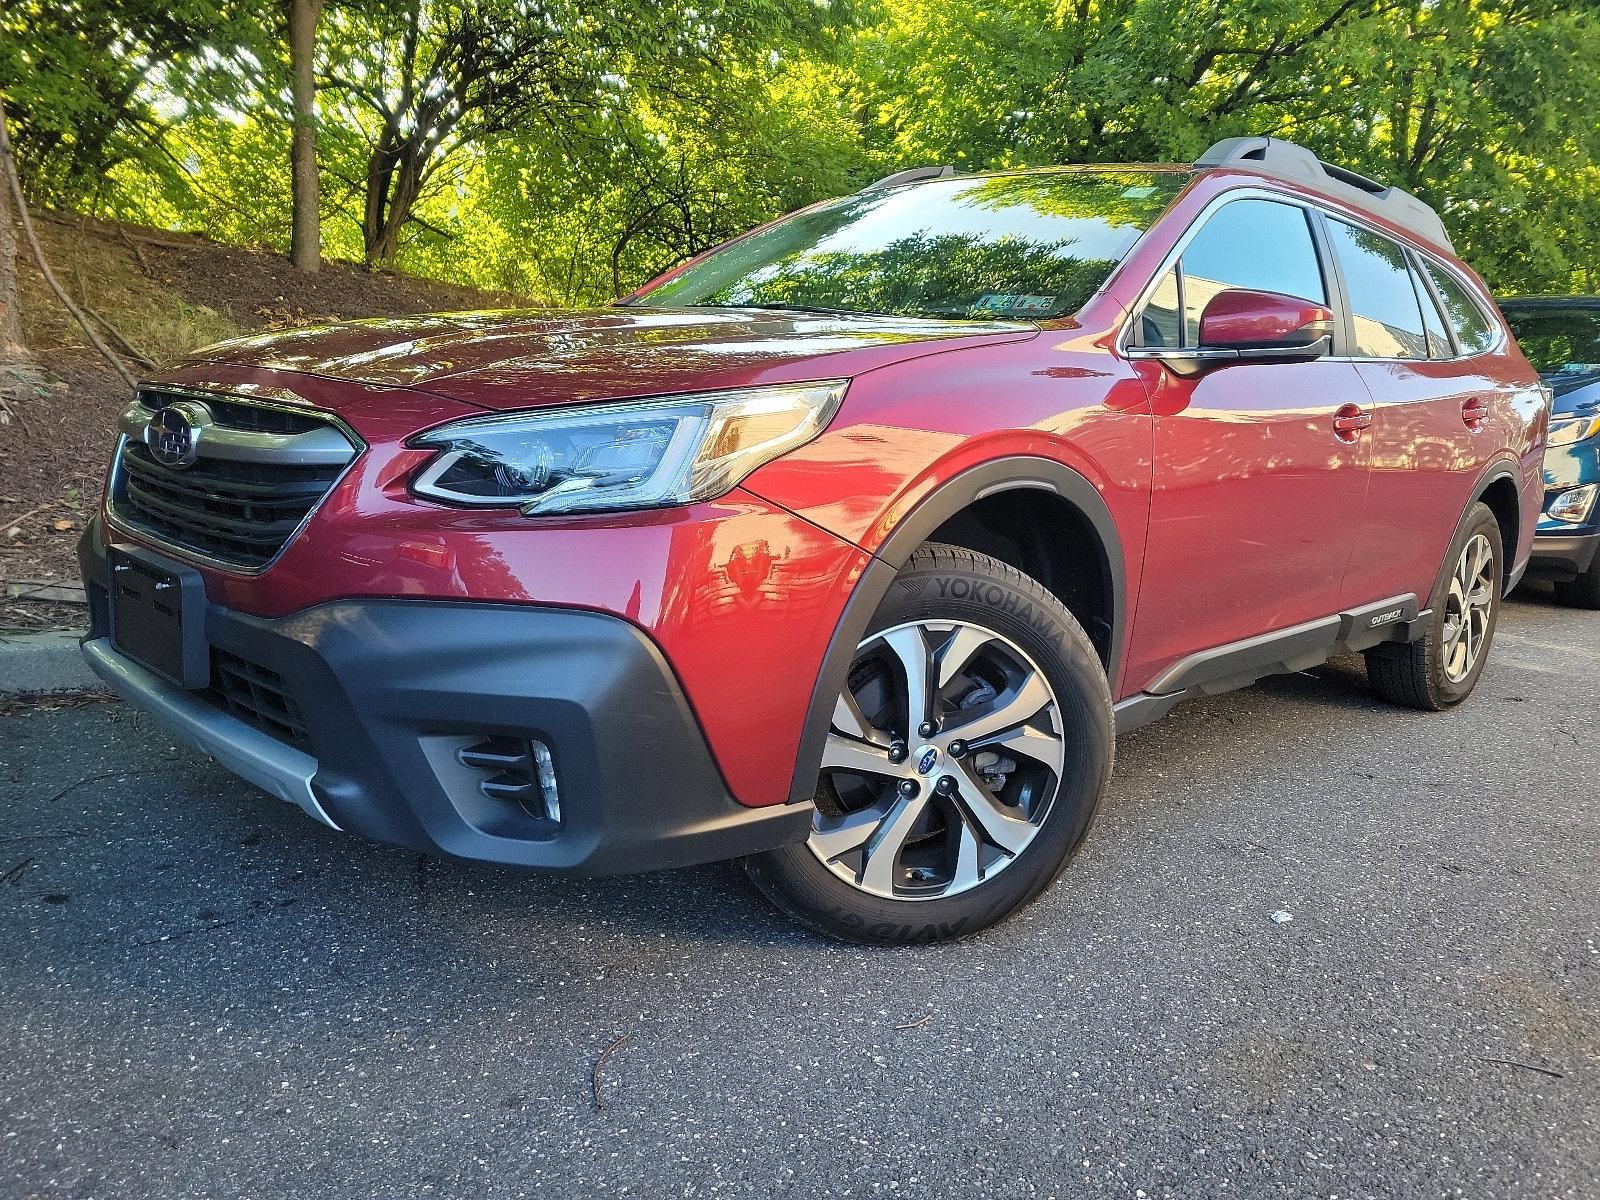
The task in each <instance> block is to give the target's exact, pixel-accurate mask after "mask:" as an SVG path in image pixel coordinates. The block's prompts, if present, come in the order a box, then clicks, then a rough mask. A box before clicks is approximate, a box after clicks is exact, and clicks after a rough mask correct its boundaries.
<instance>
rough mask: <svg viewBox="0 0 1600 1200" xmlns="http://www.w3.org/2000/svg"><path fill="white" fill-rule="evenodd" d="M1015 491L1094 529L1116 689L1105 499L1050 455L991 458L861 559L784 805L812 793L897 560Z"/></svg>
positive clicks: (1112, 535)
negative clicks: (1053, 498)
mask: <svg viewBox="0 0 1600 1200" xmlns="http://www.w3.org/2000/svg"><path fill="white" fill-rule="evenodd" d="M1019 490H1032V491H1042V492H1050V493H1053V494H1054V495H1057V496H1059V497H1061V498H1062V499H1063V500H1065V501H1066V502H1067V503H1068V504H1070V505H1071V506H1072V507H1073V508H1075V509H1076V510H1077V511H1078V512H1079V513H1080V514H1081V515H1082V516H1083V518H1084V519H1085V520H1086V521H1088V522H1089V525H1090V527H1091V528H1092V529H1093V530H1094V532H1095V536H1096V538H1097V539H1098V541H1099V543H1100V553H1101V558H1102V562H1101V566H1102V567H1103V568H1104V571H1105V578H1106V579H1107V580H1108V581H1109V584H1110V591H1111V595H1110V596H1109V597H1108V600H1109V602H1110V609H1111V638H1110V649H1109V653H1108V662H1107V664H1106V675H1107V678H1108V679H1109V680H1110V683H1111V687H1112V690H1113V691H1115V689H1116V681H1117V679H1118V677H1119V676H1120V674H1121V668H1122V650H1123V646H1122V635H1123V628H1124V622H1125V618H1126V615H1127V576H1126V563H1125V560H1124V558H1123V553H1122V538H1121V535H1120V534H1118V532H1117V525H1116V522H1115V520H1114V519H1113V518H1112V516H1111V509H1110V507H1109V506H1108V505H1107V504H1106V502H1105V497H1103V496H1102V495H1101V494H1100V490H1099V489H1098V488H1096V487H1095V485H1094V484H1093V483H1091V482H1090V481H1089V479H1088V478H1087V477H1085V476H1084V475H1081V474H1080V473H1078V472H1077V471H1075V470H1073V469H1072V468H1071V467H1068V466H1066V465H1064V464H1062V463H1059V462H1056V461H1055V460H1054V459H1048V458H1036V457H1032V456H1024V455H1019V456H1016V457H1011V458H999V459H994V460H991V461H990V462H986V463H983V464H981V465H979V466H976V467H971V468H969V469H968V470H966V471H963V472H962V473H961V474H959V475H957V476H955V477H954V478H952V479H950V480H948V481H947V482H946V483H944V484H943V485H942V486H940V487H939V488H938V489H937V490H936V491H934V492H933V493H931V494H930V495H928V496H926V497H924V498H923V499H922V500H921V501H920V502H918V504H917V505H916V507H914V508H913V509H912V510H911V511H910V512H908V513H907V514H906V515H905V516H904V517H902V518H901V519H900V520H899V522H898V523H897V524H896V525H895V526H894V527H893V528H892V529H891V530H890V531H889V533H888V535H887V536H886V537H885V538H884V539H883V542H882V544H881V545H879V546H878V548H877V549H876V550H874V551H873V552H872V557H871V558H869V559H868V560H867V565H866V567H865V569H864V570H863V571H862V573H861V578H860V579H859V580H858V581H857V582H856V585H855V588H854V589H853V590H852V591H851V593H850V598H849V599H848V600H846V601H845V606H844V611H843V613H842V614H841V615H840V617H839V621H838V624H837V625H835V627H834V631H833V637H832V638H831V639H830V640H829V642H828V649H827V652H826V654H824V656H823V660H822V669H821V671H819V672H818V674H817V682H816V685H815V687H814V689H813V691H812V693H811V703H810V704H809V705H808V706H807V708H806V723H805V727H804V729H803V730H802V732H801V735H800V751H799V755H798V757H797V759H796V763H795V772H794V780H793V782H792V783H791V785H790V790H789V799H790V801H791V802H800V801H808V800H810V799H811V798H812V797H813V796H814V795H815V794H816V790H817V775H818V773H819V772H820V771H821V763H822V750H823V745H824V743H825V742H826V741H827V737H828V729H829V727H830V726H831V724H832V722H833V705H834V701H835V700H836V699H837V698H838V695H839V692H840V690H841V689H842V688H843V687H844V681H845V676H846V675H847V674H848V673H849V670H850V663H851V661H852V660H853V659H854V658H855V651H856V646H857V645H859V644H860V642H861V638H862V636H863V635H864V634H865V633H866V629H867V626H868V625H869V624H870V623H871V621H872V616H873V614H874V613H875V612H877V611H878V605H879V604H881V603H882V601H883V598H884V597H885V596H886V595H888V594H889V588H890V586H891V585H892V584H893V583H894V581H895V578H896V577H897V576H898V575H899V569H900V567H901V565H902V564H904V563H905V562H906V560H907V559H909V558H910V557H911V554H912V552H913V551H914V550H916V548H917V547H918V546H920V545H922V544H923V543H924V542H926V541H927V540H928V539H929V538H930V537H932V535H933V534H934V532H935V531H937V530H938V529H939V527H940V526H942V525H944V524H945V522H947V521H948V520H950V518H951V517H954V516H955V515H956V514H957V513H959V512H961V511H962V510H963V509H965V508H967V507H969V506H970V505H972V504H975V503H977V502H978V501H979V500H983V499H986V498H988V497H989V496H993V495H997V494H998V493H1000V492H1008V491H1019Z"/></svg>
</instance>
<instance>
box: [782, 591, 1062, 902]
mask: <svg viewBox="0 0 1600 1200" xmlns="http://www.w3.org/2000/svg"><path fill="white" fill-rule="evenodd" d="M1065 754H1066V742H1065V739H1064V737H1063V736H1062V732H1061V713H1060V706H1059V704H1058V702H1057V699H1056V695H1055V692H1054V690H1053V689H1052V688H1051V687H1050V684H1049V682H1048V681H1047V680H1046V679H1045V677H1044V674H1043V672H1041V671H1040V670H1039V667H1038V665H1037V664H1035V663H1034V661H1033V660H1032V659H1031V658H1029V657H1028V655H1027V654H1026V653H1025V652H1024V651H1023V650H1022V649H1021V647H1019V646H1018V645H1017V644H1016V643H1015V642H1013V641H1011V640H1010V639H1009V638H1006V637H1004V636H1002V635H1001V634H998V633H995V632H994V631H993V630H989V629H985V628H983V627H982V626H979V625H975V624H973V623H971V622H967V621H919V622H911V623H908V624H903V625H896V626H895V627H893V628H892V629H886V630H884V631H883V632H881V633H876V634H873V635H871V636H870V637H868V638H867V639H866V640H865V641H863V642H862V643H861V644H860V645H859V646H858V647H857V649H856V656H855V659H854V661H853V662H852V664H851V668H850V674H849V678H848V681H847V683H846V686H845V689H844V691H843V692H841V693H840V696H839V699H838V701H837V703H836V704H835V707H834V715H833V725H832V728H831V730H830V731H829V734H828V742H827V749H826V751H825V753H824V755H823V761H822V766H823V789H822V791H823V795H822V796H821V797H820V798H819V804H818V810H817V818H816V820H815V822H814V824H813V828H812V833H811V837H810V839H809V841H808V843H807V845H808V846H809V847H810V849H811V852H812V853H813V854H814V855H816V857H817V858H818V859H819V860H820V861H821V862H822V863H823V865H824V866H826V867H827V868H828V869H829V870H830V871H832V872H833V873H834V874H835V875H837V876H838V877H839V878H841V879H843V880H845V881H846V882H848V883H850V884H851V885H852V886H854V887H856V888H859V889H861V890H862V891H865V892H869V893H871V894H873V895H876V896H881V897H885V898H888V899H894V900H926V899H937V898H941V897H946V896H953V895H957V894H959V893H961V892H965V891H967V890H969V889H971V888H974V887H976V886H978V885H979V884H980V883H983V882H985V881H986V880H989V879H992V878H993V877H994V876H995V875H996V874H997V873H998V872H1000V871H1002V870H1004V869H1005V868H1006V867H1007V866H1008V865H1009V864H1010V863H1012V862H1014V861H1015V860H1016V858H1017V857H1018V856H1019V855H1020V854H1021V853H1022V852H1023V851H1024V850H1025V849H1026V848H1027V846H1028V844H1029V843H1030V842H1031V841H1032V840H1033V838H1034V835H1035V834H1036V833H1037V832H1038V831H1039V827H1040V825H1041V824H1042V823H1043V821H1044V819H1045V816H1046V815H1047V813H1048V811H1049V808H1050V804H1051V801H1052V800H1053V799H1054V797H1055V794H1056V792H1057V790H1058V786H1059V784H1060V781H1061V777H1062V772H1063V770H1064V769H1065V766H1066V764H1065V762H1064V758H1065Z"/></svg>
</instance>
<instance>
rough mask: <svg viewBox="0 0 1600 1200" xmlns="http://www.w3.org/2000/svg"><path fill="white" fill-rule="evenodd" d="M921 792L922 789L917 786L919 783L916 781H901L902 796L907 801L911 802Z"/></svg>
mask: <svg viewBox="0 0 1600 1200" xmlns="http://www.w3.org/2000/svg"><path fill="white" fill-rule="evenodd" d="M921 790H922V789H921V788H920V787H918V786H917V781H916V780H915V779H902V780H901V781H900V794H901V795H902V796H904V797H905V798H906V799H907V800H910V799H911V798H912V797H913V796H915V795H916V794H917V793H918V792H920V791H921Z"/></svg>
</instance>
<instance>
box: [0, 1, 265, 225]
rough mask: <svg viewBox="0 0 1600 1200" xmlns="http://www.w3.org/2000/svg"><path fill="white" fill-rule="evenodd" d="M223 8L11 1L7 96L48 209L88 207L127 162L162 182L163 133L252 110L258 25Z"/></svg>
mask: <svg viewBox="0 0 1600 1200" xmlns="http://www.w3.org/2000/svg"><path fill="white" fill-rule="evenodd" d="M254 7H255V6H252V5H249V4H235V3H231V2H228V0H222V2H219V0H6V3H4V4H0V91H3V92H4V93H5V96H6V102H7V106H8V108H9V111H10V114H11V126H12V137H13V141H14V142H15V145H16V154H17V158H18V160H19V161H20V163H21V167H22V170H23V172H24V173H25V175H26V178H27V182H28V184H29V190H30V192H31V193H32V195H33V196H34V197H35V198H36V199H38V200H40V201H43V202H45V203H50V204H61V205H71V204H76V205H80V206H82V205H84V204H85V203H86V202H87V203H88V204H91V205H92V204H93V203H94V202H95V201H97V200H98V199H99V198H100V196H101V181H102V179H103V177H104V176H105V174H106V172H108V171H109V170H111V169H112V168H114V167H116V166H117V165H118V164H121V163H124V162H138V163H140V164H143V165H144V166H145V167H146V168H147V169H148V170H151V171H154V172H167V171H170V170H172V169H174V166H175V164H173V163H172V162H170V160H168V159H167V158H166V152H165V150H166V148H165V146H164V142H163V134H164V132H165V131H166V130H167V129H168V128H169V127H170V126H171V124H172V123H173V122H174V121H175V120H177V119H179V118H181V117H184V116H194V115H198V114H201V113H204V112H206V111H208V110H209V109H211V108H212V107H214V106H217V105H224V104H229V103H233V104H247V103H249V102H250V98H251V85H252V84H253V83H255V82H257V81H256V79H255V77H254V74H255V73H254V71H253V70H252V67H253V65H254V63H255V55H256V52H257V51H258V50H259V49H260V48H261V46H262V44H263V37H264V36H266V35H265V29H264V24H263V18H264V17H265V18H268V20H269V22H270V18H271V16H272V15H273V14H272V11H271V9H270V7H269V8H268V10H267V11H266V12H265V13H260V12H256V11H254Z"/></svg>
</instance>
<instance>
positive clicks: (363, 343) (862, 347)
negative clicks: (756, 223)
mask: <svg viewBox="0 0 1600 1200" xmlns="http://www.w3.org/2000/svg"><path fill="white" fill-rule="evenodd" d="M1037 332H1038V330H1037V329H1036V328H1035V327H1034V326H1031V325H1019V324H1017V323H1014V322H983V321H975V322H957V321H932V320H918V319H912V318H905V317H879V316H868V315H859V316H858V315H841V316H833V315H822V314H811V313H799V312H792V311H773V310H759V309H758V310H750V309H734V308H691V309H663V308H644V307H637V308H608V309H600V310H596V311H579V312H561V311H532V312H475V313H455V314H450V315H443V316H419V317H397V318H389V319H383V320H372V321H353V322H349V323H346V324H340V325H327V326H320V327H317V328H312V329H297V330H291V331H287V332H282V333H273V334H266V335H262V336H257V337H250V338H242V339H239V340H237V341H231V342H223V343H221V344H219V345H216V346H211V347H208V348H206V349H205V350H202V351H198V352H197V353H196V354H195V355H194V356H193V357H192V358H191V359H190V360H188V363H186V364H184V365H193V364H196V363H213V364H222V363H226V364H229V365H232V366H242V367H263V368H272V369H279V370H287V371H299V372H306V373H309V374H313V375H321V376H328V377H333V378H338V379H348V380H354V381H359V382H364V383H373V384H380V385H388V386H397V387H408V388H414V389H416V390H419V391H426V392H431V393H433V394H435V395H439V396H445V397H448V398H450V399H454V400H460V401H463V402H465V403H468V404H476V405H479V406H482V407H484V408H491V409H506V408H526V407H534V406H538V405H543V404H557V403H561V404H571V403H574V402H581V401H585V400H599V399H610V398H618V397H627V396H647V395H661V394H667V393H671V392H683V391H692V390H696V389H700V388H705V389H714V388H721V387H739V386H745V385H750V384H758V383H783V382H793V381H798V380H804V379H823V378H845V377H848V376H850V375H854V374H859V373H860V372H862V371H864V370H869V369H871V368H873V367H877V366H883V365H885V364H887V363H889V362H894V361H898V360H901V359H905V358H912V357H916V356H918V355H921V354H924V353H929V352H931V351H934V350H938V349H945V348H947V347H948V346H949V344H950V342H952V341H961V340H965V341H977V342H983V341H993V340H1009V339H1016V338H1028V337H1032V336H1034V335H1036V334H1037Z"/></svg>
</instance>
